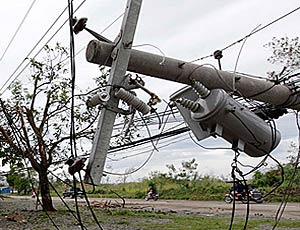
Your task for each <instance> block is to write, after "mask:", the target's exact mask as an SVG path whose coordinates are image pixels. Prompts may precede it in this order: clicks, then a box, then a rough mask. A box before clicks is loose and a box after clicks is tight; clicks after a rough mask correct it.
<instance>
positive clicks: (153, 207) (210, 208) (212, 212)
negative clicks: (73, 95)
mask: <svg viewBox="0 0 300 230" xmlns="http://www.w3.org/2000/svg"><path fill="white" fill-rule="evenodd" d="M13 198H15V199H16V200H18V199H26V200H27V199H31V200H33V201H34V200H35V199H33V198H31V197H24V196H21V197H20V196H14V197H13ZM53 200H54V203H62V201H61V200H60V198H58V197H53ZM89 200H90V203H91V204H92V206H97V207H103V206H105V204H107V205H108V206H118V205H120V204H122V200H121V199H111V198H89ZM64 201H66V202H67V203H73V202H74V199H71V198H65V199H64ZM78 202H79V204H82V205H83V204H84V203H85V200H84V199H80V198H78ZM279 206H280V203H262V204H256V203H252V202H251V203H250V204H249V216H250V217H258V218H259V217H267V218H274V217H275V216H276V213H277V210H278V208H279ZM125 208H129V209H137V210H146V211H155V212H166V213H175V212H176V213H178V214H190V215H200V216H231V213H232V209H233V204H226V203H225V202H222V201H190V200H161V199H159V200H157V201H153V200H150V201H145V200H143V199H125ZM246 210H247V204H243V203H241V202H236V203H235V216H239V217H244V216H245V215H246ZM282 218H283V219H290V220H299V221H300V203H287V205H286V208H285V211H284V213H283V216H282Z"/></svg>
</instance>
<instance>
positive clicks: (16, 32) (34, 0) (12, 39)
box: [0, 0, 36, 61]
mask: <svg viewBox="0 0 300 230" xmlns="http://www.w3.org/2000/svg"><path fill="white" fill-rule="evenodd" d="M35 2H36V0H33V1H32V3H31V5H30V6H29V8H28V10H27V11H26V14H25V15H24V17H23V19H22V21H21V22H20V24H19V26H18V27H17V29H16V31H15V33H14V35H13V36H12V38H11V39H10V41H9V43H8V45H7V46H6V48H5V50H4V52H3V54H2V56H1V58H0V61H2V59H3V57H4V56H5V54H6V52H7V50H8V49H9V47H10V45H11V44H12V42H13V41H14V39H15V37H16V36H17V34H18V32H19V30H20V29H21V27H22V25H23V23H24V22H25V20H26V18H27V16H28V14H29V13H30V11H31V9H32V7H33V5H34V3H35Z"/></svg>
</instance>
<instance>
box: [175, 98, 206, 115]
mask: <svg viewBox="0 0 300 230" xmlns="http://www.w3.org/2000/svg"><path fill="white" fill-rule="evenodd" d="M176 102H177V103H178V104H179V105H181V106H182V107H184V108H186V109H188V110H191V111H192V112H196V111H197V110H198V109H199V108H200V104H199V103H197V102H194V101H191V100H189V99H186V98H178V99H177V100H176Z"/></svg>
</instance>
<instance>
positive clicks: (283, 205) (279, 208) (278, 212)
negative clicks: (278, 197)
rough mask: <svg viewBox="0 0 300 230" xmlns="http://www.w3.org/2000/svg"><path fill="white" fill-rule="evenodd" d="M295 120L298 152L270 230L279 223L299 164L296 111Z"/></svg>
mask: <svg viewBox="0 0 300 230" xmlns="http://www.w3.org/2000/svg"><path fill="white" fill-rule="evenodd" d="M296 122H297V128H298V153H297V156H296V158H295V165H294V168H293V172H292V175H291V178H290V181H289V184H288V186H287V188H286V190H285V193H284V196H283V200H282V202H281V203H280V205H279V207H278V210H277V212H276V215H275V224H274V225H273V228H272V230H275V229H276V227H277V225H278V224H279V222H280V220H281V217H282V215H283V213H284V211H285V208H286V205H287V202H288V198H289V196H290V194H291V188H292V186H293V183H294V180H295V176H296V173H297V170H298V164H299V160H300V125H299V117H298V112H297V113H296Z"/></svg>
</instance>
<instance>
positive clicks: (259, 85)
mask: <svg viewBox="0 0 300 230" xmlns="http://www.w3.org/2000/svg"><path fill="white" fill-rule="evenodd" d="M112 49H113V45H112V44H109V43H105V42H100V41H97V40H92V41H91V42H90V43H89V44H88V47H87V50H86V58H87V61H88V62H91V63H95V64H100V65H107V66H111V63H112V59H111V58H110V55H111V52H112ZM162 61H163V63H162ZM128 71H132V72H136V73H140V74H144V75H148V76H153V77H157V78H160V79H165V80H170V81H174V82H179V83H184V84H190V83H191V80H192V79H194V80H197V81H200V82H201V83H202V84H203V85H205V86H206V87H207V88H209V89H215V88H222V89H224V90H226V91H227V92H232V91H234V90H233V88H235V89H236V90H235V93H236V94H237V95H239V96H240V94H242V96H244V97H246V98H251V99H255V100H258V101H263V102H267V103H270V104H273V105H276V106H283V107H288V108H292V109H296V110H300V98H299V97H298V96H297V95H293V92H292V91H291V90H290V89H289V88H288V87H287V86H284V85H279V84H277V85H276V84H275V83H274V82H271V81H267V80H261V79H255V78H250V77H246V76H244V75H239V74H234V73H230V72H226V71H220V70H217V69H214V68H210V67H207V66H205V65H197V64H194V63H189V62H184V61H181V60H177V59H173V58H169V57H162V56H160V55H156V54H152V53H148V52H143V51H138V50H134V49H132V50H131V55H130V58H129V63H128Z"/></svg>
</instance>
